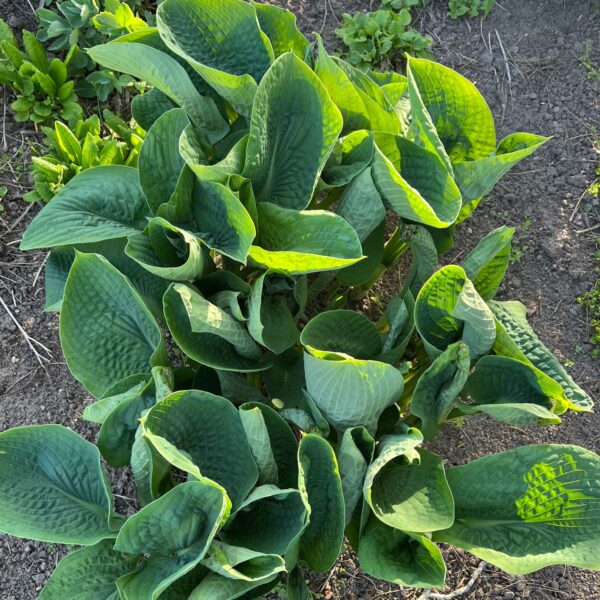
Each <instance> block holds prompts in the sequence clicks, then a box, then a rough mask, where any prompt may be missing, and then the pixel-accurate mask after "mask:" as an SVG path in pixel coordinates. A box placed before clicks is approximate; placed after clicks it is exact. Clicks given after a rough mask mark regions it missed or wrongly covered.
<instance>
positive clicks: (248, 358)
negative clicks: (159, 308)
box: [164, 283, 270, 372]
mask: <svg viewBox="0 0 600 600" xmlns="http://www.w3.org/2000/svg"><path fill="white" fill-rule="evenodd" d="M164 310H165V318H166V321H167V325H168V326H169V330H170V331H171V334H172V336H173V338H174V340H175V341H176V342H177V344H178V346H179V347H180V348H181V349H182V350H183V351H184V352H185V353H186V354H187V355H188V356H189V357H190V358H192V359H194V360H195V361H198V362H199V363H201V364H203V365H207V366H209V367H213V368H215V369H224V370H227V371H247V372H250V371H261V370H263V369H266V368H268V367H269V366H270V365H269V363H266V362H264V361H260V360H259V359H260V357H261V351H260V348H259V347H258V345H257V344H256V342H255V341H254V340H253V339H252V337H251V336H250V334H249V333H248V331H247V330H246V328H245V327H244V326H243V324H241V323H240V322H239V321H237V320H236V319H235V318H234V317H232V316H231V315H230V314H229V313H228V312H225V311H224V310H222V309H221V308H219V307H218V306H216V305H214V304H212V303H211V302H209V301H208V300H206V299H205V298H204V297H203V296H201V295H200V294H199V293H198V292H196V291H195V290H194V289H193V288H191V287H188V286H186V285H183V284H178V283H175V284H172V285H171V286H170V287H169V289H168V290H167V292H166V293H165V297H164Z"/></svg>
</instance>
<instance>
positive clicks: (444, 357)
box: [410, 342, 488, 438]
mask: <svg viewBox="0 0 600 600" xmlns="http://www.w3.org/2000/svg"><path fill="white" fill-rule="evenodd" d="M487 358H488V357H484V358H483V359H481V360H484V359H487ZM480 362H481V361H480ZM470 367H471V357H470V354H469V348H468V347H467V346H466V345H465V344H464V343H463V342H456V343H454V344H451V345H450V346H448V348H446V350H444V352H442V354H440V355H439V356H438V357H437V358H436V359H435V360H434V361H433V363H432V365H431V366H430V367H429V368H428V369H427V370H426V371H425V372H424V373H423V374H422V375H421V377H419V379H418V381H417V385H416V386H415V389H414V391H413V394H412V398H411V401H410V412H411V414H413V415H415V416H417V417H419V418H420V419H421V431H422V432H423V435H424V436H425V437H426V438H432V437H434V436H435V435H436V434H437V432H438V430H439V428H440V426H441V425H442V424H443V423H444V421H445V420H446V418H447V417H448V415H449V414H450V412H451V411H452V409H453V408H454V404H455V402H456V399H457V397H458V395H459V394H460V393H461V391H462V389H463V388H464V386H465V383H466V382H467V378H468V377H469V370H470Z"/></svg>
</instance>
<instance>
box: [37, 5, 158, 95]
mask: <svg viewBox="0 0 600 600" xmlns="http://www.w3.org/2000/svg"><path fill="white" fill-rule="evenodd" d="M132 7H133V8H134V9H135V8H139V7H141V4H140V3H139V2H122V1H121V0H103V1H102V2H100V1H99V0H64V1H63V2H57V3H56V5H54V6H51V7H50V8H44V7H42V8H39V9H38V10H37V11H36V15H37V19H38V23H39V28H38V32H37V36H38V38H39V39H40V40H41V41H42V42H45V43H48V44H49V49H50V50H51V51H53V52H56V53H58V54H59V55H60V54H63V55H64V54H65V53H67V52H73V60H72V61H71V68H70V70H69V75H70V77H71V78H74V79H75V80H76V86H75V91H76V92H77V94H78V95H79V96H81V97H83V98H94V97H98V99H99V100H100V101H101V102H105V101H106V100H107V98H108V97H109V96H110V94H112V93H113V92H114V91H117V92H121V91H123V88H125V87H126V86H129V85H131V84H132V82H133V80H132V78H131V77H129V76H127V75H120V76H118V75H115V74H114V73H113V72H111V71H109V70H105V69H97V65H96V63H95V62H94V61H93V60H92V59H91V57H90V56H89V55H88V54H87V53H86V52H85V51H79V49H81V50H85V49H86V48H89V47H91V46H94V45H96V44H101V43H103V42H106V41H108V40H111V39H114V38H116V37H119V36H121V35H124V34H126V33H130V32H134V31H140V30H142V29H145V28H146V27H148V24H147V23H146V21H145V20H144V19H142V18H140V17H139V16H138V15H137V14H136V13H135V12H134V10H133V9H132ZM73 48H75V51H73Z"/></svg>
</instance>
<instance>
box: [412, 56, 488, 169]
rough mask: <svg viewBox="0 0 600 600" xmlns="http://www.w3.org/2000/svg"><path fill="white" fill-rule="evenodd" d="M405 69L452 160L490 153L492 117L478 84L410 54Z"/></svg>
mask: <svg viewBox="0 0 600 600" xmlns="http://www.w3.org/2000/svg"><path fill="white" fill-rule="evenodd" d="M408 70H409V73H410V75H409V81H411V84H414V85H415V86H416V87H417V88H418V90H419V94H420V96H421V99H422V101H423V104H424V106H425V108H426V110H427V112H428V113H429V116H430V117H431V121H432V123H433V125H434V127H435V129H436V130H437V133H438V135H439V138H440V139H441V141H442V143H443V144H444V147H445V148H446V151H447V153H448V156H449V157H450V159H451V161H452V163H457V162H463V161H472V160H476V159H478V158H483V157H486V156H489V155H490V154H491V153H492V152H493V151H494V149H495V147H496V132H495V128H494V118H493V117H492V113H491V111H490V109H489V106H488V105H487V103H486V101H485V100H484V99H483V97H482V95H481V94H480V93H479V91H478V90H477V88H476V87H475V86H474V85H473V84H472V83H471V82H470V81H469V80H468V79H465V78H464V77H463V76H462V75H459V74H458V73H457V72H456V71H453V70H452V69H449V68H448V67H444V66H443V65H441V64H439V63H436V62H432V61H429V60H425V59H421V58H411V59H410V60H409V61H408Z"/></svg>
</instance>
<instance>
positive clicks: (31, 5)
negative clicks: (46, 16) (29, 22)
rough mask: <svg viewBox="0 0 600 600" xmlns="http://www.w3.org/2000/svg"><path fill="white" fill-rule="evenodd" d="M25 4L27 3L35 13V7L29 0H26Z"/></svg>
mask: <svg viewBox="0 0 600 600" xmlns="http://www.w3.org/2000/svg"><path fill="white" fill-rule="evenodd" d="M27 4H29V8H30V9H31V12H32V13H33V14H34V15H35V8H34V7H33V4H31V0H27Z"/></svg>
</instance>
